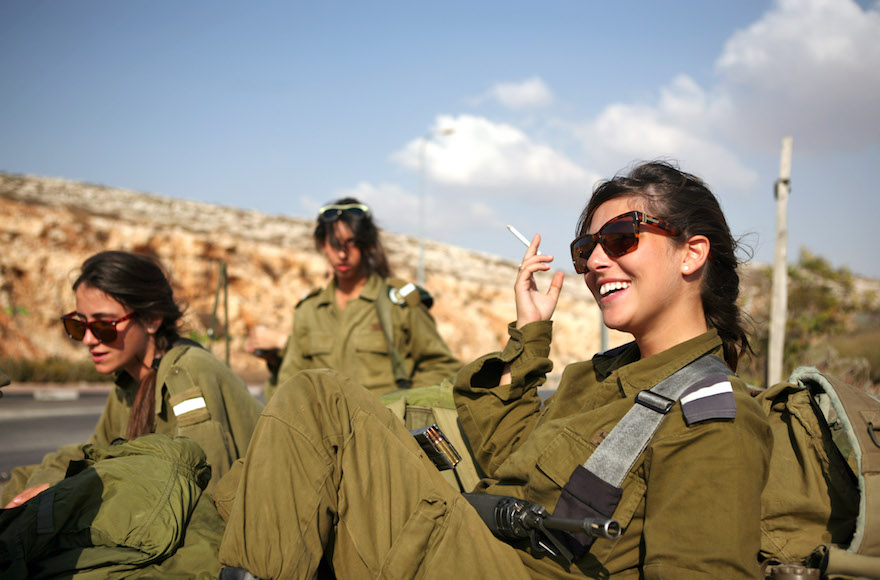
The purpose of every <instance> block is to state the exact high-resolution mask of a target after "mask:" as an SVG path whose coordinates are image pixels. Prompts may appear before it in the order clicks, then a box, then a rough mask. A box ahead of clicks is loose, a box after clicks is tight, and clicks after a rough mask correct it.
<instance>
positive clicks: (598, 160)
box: [575, 75, 757, 191]
mask: <svg viewBox="0 0 880 580" xmlns="http://www.w3.org/2000/svg"><path fill="white" fill-rule="evenodd" d="M719 106H720V105H719V104H718V103H717V102H716V101H715V100H714V99H712V98H710V96H709V95H707V94H706V93H705V92H704V91H703V90H702V89H701V88H700V87H699V86H698V85H697V83H696V82H694V81H693V79H691V78H690V77H687V76H684V75H680V76H679V77H677V78H675V79H674V80H673V81H672V82H671V83H670V84H669V85H667V86H665V87H662V88H661V89H660V96H659V98H658V100H657V102H656V103H655V104H653V105H630V104H623V103H617V104H613V105H609V106H608V107H606V108H605V109H604V110H603V111H602V112H601V113H600V114H599V115H598V116H597V117H596V118H595V119H594V120H592V121H590V122H588V123H586V124H584V125H583V126H581V127H579V128H577V129H576V130H575V133H576V134H577V135H578V136H579V138H580V139H581V141H582V143H583V144H584V148H585V150H586V152H587V154H588V156H589V158H590V161H591V162H592V163H593V164H595V165H597V166H599V167H613V168H617V169H621V168H623V167H624V166H626V165H628V164H630V163H631V162H633V161H637V160H650V159H656V158H666V159H673V160H676V161H680V162H682V164H683V166H682V168H683V169H685V170H689V171H693V172H694V173H697V174H698V175H700V176H703V177H707V178H708V177H710V176H711V181H712V183H713V185H714V186H719V185H720V186H725V187H729V188H733V189H734V190H739V191H743V190H746V189H748V188H749V187H750V186H751V185H752V184H753V183H754V182H755V180H756V178H757V176H756V174H755V172H754V171H753V170H752V169H750V168H748V167H747V166H745V165H744V164H743V162H741V161H740V160H739V159H738V156H737V155H736V154H735V153H734V152H733V151H732V150H731V149H730V148H728V147H726V146H725V145H723V144H722V143H721V142H719V141H718V140H717V139H716V138H714V136H713V134H712V125H713V119H715V118H716V117H717V116H718V111H717V109H718V107H719ZM685 165H686V166H685Z"/></svg>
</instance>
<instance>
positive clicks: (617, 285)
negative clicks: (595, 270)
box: [599, 282, 630, 296]
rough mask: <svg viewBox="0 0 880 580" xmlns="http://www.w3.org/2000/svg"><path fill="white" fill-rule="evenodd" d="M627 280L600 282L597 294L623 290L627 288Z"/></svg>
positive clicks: (604, 294)
mask: <svg viewBox="0 0 880 580" xmlns="http://www.w3.org/2000/svg"><path fill="white" fill-rule="evenodd" d="M629 285H630V283H629V282H608V283H607V284H602V286H600V287H599V294H601V295H602V296H606V295H608V294H610V293H611V292H614V291H615V290H623V289H624V288H629Z"/></svg>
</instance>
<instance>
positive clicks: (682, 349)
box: [593, 329, 734, 396]
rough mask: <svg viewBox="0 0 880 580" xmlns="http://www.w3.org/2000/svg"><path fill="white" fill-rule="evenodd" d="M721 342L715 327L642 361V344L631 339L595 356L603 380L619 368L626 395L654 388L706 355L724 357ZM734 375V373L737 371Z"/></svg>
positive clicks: (597, 371) (595, 364)
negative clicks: (640, 345)
mask: <svg viewBox="0 0 880 580" xmlns="http://www.w3.org/2000/svg"><path fill="white" fill-rule="evenodd" d="M721 345H722V343H721V338H720V337H719V336H718V331H717V330H715V329H711V330H709V331H708V332H705V333H703V334H701V335H699V336H697V337H695V338H692V339H690V340H688V341H685V342H683V343H681V344H677V345H675V346H674V347H672V348H670V349H667V350H665V351H663V352H661V353H658V354H655V355H653V356H649V357H648V358H645V359H641V360H640V359H639V357H640V356H641V353H640V352H639V347H638V346H637V345H636V343H635V342H631V343H629V344H626V345H624V346H622V347H619V348H617V349H614V350H612V351H608V352H607V353H600V354H597V355H596V356H594V357H593V367H594V368H595V369H596V373H597V375H598V377H599V379H600V380H605V379H607V378H608V377H609V376H610V375H611V374H613V373H614V372H615V371H617V374H618V380H619V382H620V386H621V388H622V389H623V392H624V395H626V396H635V395H636V394H637V393H638V392H639V391H644V390H645V389H650V388H651V387H653V386H654V385H656V384H657V383H659V382H660V381H662V380H663V379H665V378H667V377H669V376H671V375H672V374H673V373H675V372H677V371H679V370H681V369H682V368H684V367H686V366H687V365H689V364H690V363H692V362H693V361H695V360H697V359H698V358H700V357H701V356H703V355H705V354H710V353H712V354H716V355H718V356H721V358H722V360H723V355H722V348H721ZM730 374H734V373H733V371H731V372H730Z"/></svg>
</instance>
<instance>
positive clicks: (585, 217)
mask: <svg viewBox="0 0 880 580" xmlns="http://www.w3.org/2000/svg"><path fill="white" fill-rule="evenodd" d="M623 197H636V198H639V199H640V200H642V201H643V202H644V204H645V208H644V209H645V211H646V212H647V213H649V214H651V215H653V216H654V217H658V218H662V219H665V220H667V221H668V222H670V223H671V224H673V225H676V226H678V227H679V228H681V233H680V234H679V235H678V236H676V238H675V239H676V240H677V241H679V242H683V241H685V240H687V239H688V238H690V237H691V236H696V235H702V236H706V237H707V238H708V239H709V244H710V251H709V259H708V260H707V261H706V264H705V266H704V268H705V274H704V275H703V281H702V287H701V289H700V295H701V298H702V302H703V311H704V313H705V316H706V324H707V325H708V326H709V327H710V328H714V329H716V330H717V331H718V335H719V336H720V337H721V340H722V343H723V349H724V360H725V361H726V362H727V365H728V366H729V367H730V368H731V369H733V370H734V371H735V370H736V367H737V364H738V362H739V358H740V356H741V355H742V354H743V353H744V352H749V351H751V346H750V345H749V339H748V335H747V334H746V331H745V328H744V326H743V316H742V313H741V312H740V308H739V306H738V305H737V303H736V301H737V298H738V297H739V274H738V273H737V267H738V265H739V260H738V259H737V257H736V252H737V249H738V246H739V244H738V243H737V242H736V240H734V239H733V236H732V235H731V233H730V227H729V226H728V225H727V220H726V219H725V217H724V212H722V211H721V206H720V204H719V203H718V199H717V198H716V197H715V195H714V194H713V193H712V192H711V191H710V190H709V187H708V186H707V185H706V184H705V183H704V182H703V180H701V179H700V178H699V177H696V176H694V175H691V174H690V173H685V172H683V171H681V170H679V169H678V168H677V167H675V166H674V165H672V164H671V163H667V162H663V161H653V162H648V163H642V164H640V165H637V166H636V167H634V168H633V169H632V170H631V171H630V172H629V173H628V174H626V175H619V174H618V175H616V176H615V177H614V178H612V179H610V180H607V181H604V182H602V183H600V184H599V185H598V186H597V187H596V189H595V191H594V192H593V195H592V197H591V198H590V201H589V202H588V203H587V207H586V208H584V211H583V212H582V213H581V216H580V219H579V220H578V225H577V233H576V235H579V236H580V235H583V234H585V233H587V229H588V228H589V226H590V221H591V220H592V218H593V214H594V213H595V212H596V210H597V209H598V208H599V206H601V205H602V204H603V203H605V202H606V201H610V200H612V199H618V198H623Z"/></svg>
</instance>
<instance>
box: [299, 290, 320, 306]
mask: <svg viewBox="0 0 880 580" xmlns="http://www.w3.org/2000/svg"><path fill="white" fill-rule="evenodd" d="M322 290H323V288H315V289H313V290H312V291H311V292H309V293H308V294H306V295H305V296H303V297H302V298H300V300H299V302H297V303H296V306H295V307H294V308H299V305H300V304H302V303H303V302H305V301H306V300H308V299H309V298H312V297H314V296H317V295H318V294H320V293H321V291H322Z"/></svg>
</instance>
